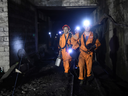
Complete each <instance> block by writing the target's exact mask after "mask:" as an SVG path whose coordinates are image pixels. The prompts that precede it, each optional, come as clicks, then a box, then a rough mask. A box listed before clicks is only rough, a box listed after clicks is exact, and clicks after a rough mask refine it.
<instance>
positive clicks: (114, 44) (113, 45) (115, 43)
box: [109, 28, 119, 76]
mask: <svg viewBox="0 0 128 96" xmlns="http://www.w3.org/2000/svg"><path fill="white" fill-rule="evenodd" d="M116 32H117V30H116V28H114V29H113V37H112V38H111V40H110V42H109V46H110V58H111V60H112V65H113V68H112V69H113V70H112V71H113V75H114V76H116V64H117V51H118V49H119V39H118V37H117V36H116Z"/></svg>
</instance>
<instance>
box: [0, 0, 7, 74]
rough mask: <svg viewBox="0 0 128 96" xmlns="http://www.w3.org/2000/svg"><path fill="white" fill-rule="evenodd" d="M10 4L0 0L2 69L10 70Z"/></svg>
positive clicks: (0, 60)
mask: <svg viewBox="0 0 128 96" xmlns="http://www.w3.org/2000/svg"><path fill="white" fill-rule="evenodd" d="M8 36H9V32H8V2H7V0H0V67H4V71H5V72H6V71H7V70H8V69H9V37H8Z"/></svg>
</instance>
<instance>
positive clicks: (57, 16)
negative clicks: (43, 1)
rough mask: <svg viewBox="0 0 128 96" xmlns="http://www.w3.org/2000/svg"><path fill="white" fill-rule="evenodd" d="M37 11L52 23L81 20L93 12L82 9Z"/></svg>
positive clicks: (89, 9) (39, 8)
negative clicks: (47, 17)
mask: <svg viewBox="0 0 128 96" xmlns="http://www.w3.org/2000/svg"><path fill="white" fill-rule="evenodd" d="M37 9H38V10H40V11H41V12H42V13H44V14H46V15H47V16H49V17H50V18H51V20H52V21H59V20H62V19H63V20H64V18H72V19H73V18H76V19H77V18H83V17H85V16H87V15H89V14H91V13H92V12H93V11H94V10H95V8H82V7H69V8H66V7H38V8H37Z"/></svg>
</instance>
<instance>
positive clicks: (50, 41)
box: [37, 7, 96, 51]
mask: <svg viewBox="0 0 128 96" xmlns="http://www.w3.org/2000/svg"><path fill="white" fill-rule="evenodd" d="M37 9H38V17H39V18H38V41H39V45H40V46H41V45H42V44H47V47H48V48H50V47H52V48H53V47H55V48H53V49H55V50H56V51H58V50H57V49H58V48H57V47H58V43H59V38H60V35H62V34H60V33H59V32H60V31H61V32H62V31H63V30H62V27H63V26H64V25H65V24H67V25H69V26H70V28H71V30H70V31H71V32H72V33H73V34H74V33H75V28H76V27H77V26H79V27H80V28H81V34H82V31H83V22H84V20H85V19H92V18H90V15H91V13H92V12H93V11H94V10H95V9H96V7H92V8H91V7H90V8H86V7H84V8H81V7H37ZM45 16H47V17H48V22H47V23H46V21H45ZM92 22H93V20H92ZM49 33H50V34H49Z"/></svg>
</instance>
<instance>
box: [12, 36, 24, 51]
mask: <svg viewBox="0 0 128 96" xmlns="http://www.w3.org/2000/svg"><path fill="white" fill-rule="evenodd" d="M13 45H14V46H13V48H14V50H15V52H16V53H17V52H18V50H19V49H22V48H23V41H21V40H19V38H18V37H17V38H16V40H15V41H14V42H13Z"/></svg>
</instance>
